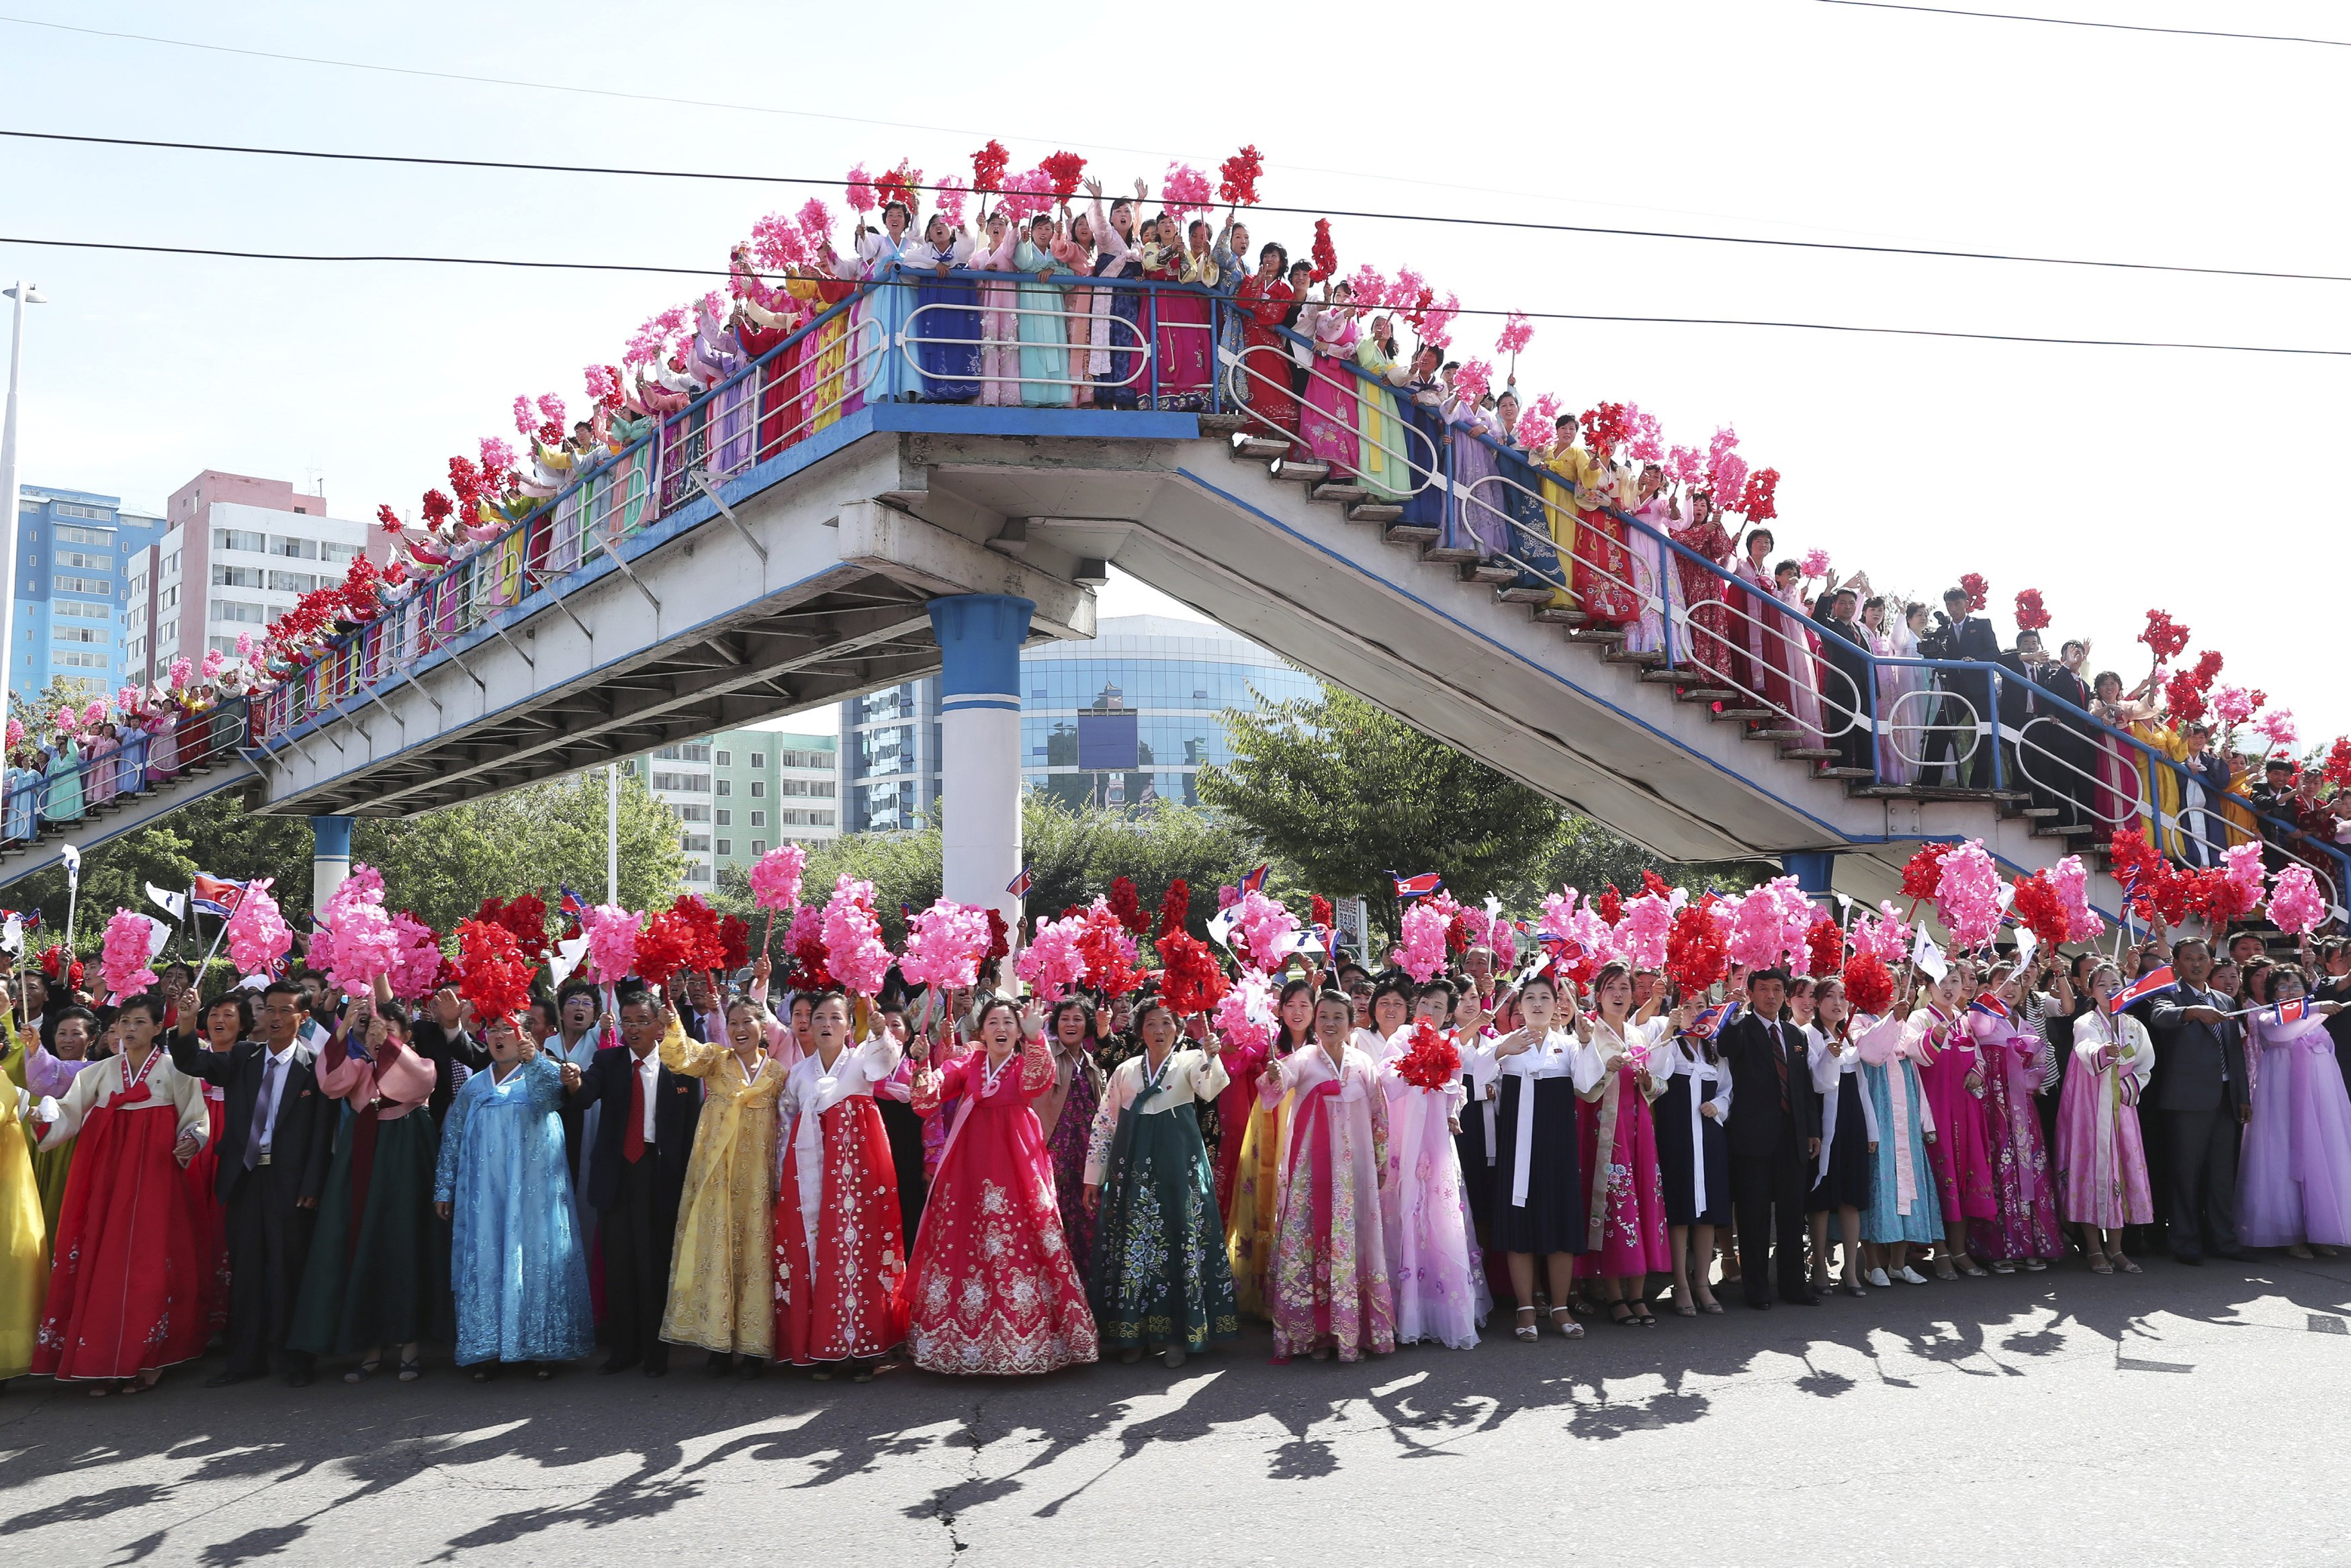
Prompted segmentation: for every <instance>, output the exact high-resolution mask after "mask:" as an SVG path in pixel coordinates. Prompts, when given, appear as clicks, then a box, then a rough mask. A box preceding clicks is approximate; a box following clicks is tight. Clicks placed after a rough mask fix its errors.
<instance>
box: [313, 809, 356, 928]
mask: <svg viewBox="0 0 2351 1568" xmlns="http://www.w3.org/2000/svg"><path fill="white" fill-rule="evenodd" d="M310 846H311V847H310V913H311V915H312V916H313V917H314V918H315V917H316V916H318V915H319V912H320V911H322V910H323V909H326V907H327V900H328V899H329V898H333V897H334V896H335V889H336V888H340V887H341V886H342V885H343V878H344V877H348V876H350V874H351V819H350V817H348V816H314V817H312V818H311V819H310Z"/></svg>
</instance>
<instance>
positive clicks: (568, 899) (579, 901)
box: [556, 888, 588, 920]
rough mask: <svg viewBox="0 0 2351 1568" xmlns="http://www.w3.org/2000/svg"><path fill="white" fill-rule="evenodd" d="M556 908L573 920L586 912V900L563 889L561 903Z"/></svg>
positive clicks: (567, 889)
mask: <svg viewBox="0 0 2351 1568" xmlns="http://www.w3.org/2000/svg"><path fill="white" fill-rule="evenodd" d="M556 907H557V908H558V909H560V910H561V911H562V912H563V913H564V914H566V915H569V916H570V917H571V918H572V919H575V920H576V919H579V918H580V916H582V915H584V914H586V913H587V912H588V902H587V900H586V899H584V898H580V895H579V894H577V893H575V892H573V891H572V890H571V889H570V888H565V889H563V898H562V901H561V902H560V903H559V904H558V905H557V906H556Z"/></svg>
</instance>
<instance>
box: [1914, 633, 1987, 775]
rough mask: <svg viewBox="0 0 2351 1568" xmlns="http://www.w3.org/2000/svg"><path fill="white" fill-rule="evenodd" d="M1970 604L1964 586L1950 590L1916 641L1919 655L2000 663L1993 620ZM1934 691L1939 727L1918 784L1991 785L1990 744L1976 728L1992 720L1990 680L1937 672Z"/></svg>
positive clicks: (1929, 741)
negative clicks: (1935, 773) (1932, 623)
mask: <svg viewBox="0 0 2351 1568" xmlns="http://www.w3.org/2000/svg"><path fill="white" fill-rule="evenodd" d="M1971 602H1972V600H1971V597H1970V595H1969V593H1968V591H1967V589H1965V588H1952V589H1950V590H1949V592H1947V593H1945V594H1944V595H1943V607H1942V608H1941V609H1940V610H1938V611H1937V612H1936V614H1935V626H1934V629H1933V630H1931V631H1929V632H1928V633H1927V635H1926V636H1924V637H1922V638H1920V639H1918V651H1919V653H1920V654H1921V655H1923V656H1924V657H1926V658H1928V659H1960V660H1965V661H1967V662H1969V663H1975V664H1991V663H1994V662H1996V661H1998V659H1999V658H2000V639H1998V638H1997V637H1995V636H1993V634H1992V629H1991V622H1990V621H1988V620H1986V619H1984V618H1983V617H1981V616H1980V615H1976V614H1973V613H1971V612H1970V609H1969V605H1970V603H1971ZM1935 689H1936V690H1937V691H1940V692H1942V693H1943V695H1942V696H1941V697H1939V698H1938V699H1936V701H1935V729H1934V732H1933V733H1932V734H1930V735H1928V737H1927V756H1926V766H1925V767H1923V768H1921V769H1920V770H1919V774H1918V777H1919V781H1920V782H1921V783H1927V782H1929V781H1931V782H1933V783H1937V784H1949V785H1954V786H1965V785H1979V786H1980V785H1985V784H1990V783H1991V762H1990V761H1989V760H1988V758H1987V756H1986V746H1987V745H1988V744H1989V742H1988V740H1986V739H1981V738H1979V736H1978V733H1977V726H1978V725H1984V726H1989V725H1990V724H1991V722H1992V721H1993V718H1994V714H1993V711H1992V702H1991V677H1989V676H1985V675H1976V674H1972V673H1970V672H1969V671H1966V670H1937V671H1936V672H1935ZM1938 767H1939V768H1940V769H1942V776H1941V777H1939V778H1935V777H1933V770H1935V769H1936V768H1938Z"/></svg>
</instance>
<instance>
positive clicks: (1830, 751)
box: [1780, 746, 1836, 763]
mask: <svg viewBox="0 0 2351 1568" xmlns="http://www.w3.org/2000/svg"><path fill="white" fill-rule="evenodd" d="M1780 755H1781V757H1782V760H1785V761H1790V762H1807V763H1824V762H1826V761H1828V760H1829V759H1830V758H1831V757H1834V756H1835V755H1836V748H1835V747H1834V746H1782V747H1781V748H1780Z"/></svg>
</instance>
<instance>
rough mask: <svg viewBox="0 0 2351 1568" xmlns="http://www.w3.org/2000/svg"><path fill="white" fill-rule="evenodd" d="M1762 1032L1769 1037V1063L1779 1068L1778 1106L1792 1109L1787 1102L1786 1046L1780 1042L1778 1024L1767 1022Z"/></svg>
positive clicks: (1783, 1108)
mask: <svg viewBox="0 0 2351 1568" xmlns="http://www.w3.org/2000/svg"><path fill="white" fill-rule="evenodd" d="M1763 1032H1764V1033H1766V1034H1769V1035H1770V1036H1771V1065H1773V1066H1774V1067H1777V1068H1778V1069H1779V1070H1780V1108H1781V1109H1782V1110H1783V1111H1784V1110H1789V1109H1792V1107H1791V1106H1789V1104H1788V1048H1787V1046H1786V1045H1785V1044H1782V1042H1781V1039H1780V1026H1779V1025H1778V1024H1776V1023H1767V1024H1765V1025H1764V1026H1763Z"/></svg>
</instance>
